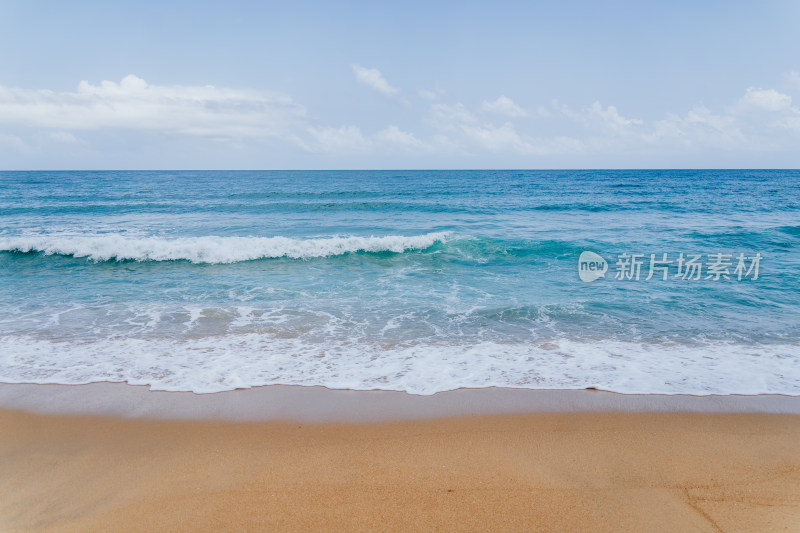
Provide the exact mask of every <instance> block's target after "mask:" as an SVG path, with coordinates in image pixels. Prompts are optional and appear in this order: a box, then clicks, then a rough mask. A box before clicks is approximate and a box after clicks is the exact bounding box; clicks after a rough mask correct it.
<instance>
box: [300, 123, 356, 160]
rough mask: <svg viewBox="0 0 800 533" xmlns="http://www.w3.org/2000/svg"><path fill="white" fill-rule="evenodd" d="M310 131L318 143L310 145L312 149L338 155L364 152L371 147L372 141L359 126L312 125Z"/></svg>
mask: <svg viewBox="0 0 800 533" xmlns="http://www.w3.org/2000/svg"><path fill="white" fill-rule="evenodd" d="M308 133H310V134H311V136H312V137H313V138H314V140H315V141H316V143H315V144H314V145H312V146H311V147H310V149H311V150H312V151H321V152H327V153H331V154H336V155H348V154H353V153H363V152H365V151H367V150H368V149H369V147H370V144H371V143H370V141H369V140H367V139H366V138H364V136H363V135H362V134H361V129H359V127H358V126H340V127H338V128H331V127H310V128H308Z"/></svg>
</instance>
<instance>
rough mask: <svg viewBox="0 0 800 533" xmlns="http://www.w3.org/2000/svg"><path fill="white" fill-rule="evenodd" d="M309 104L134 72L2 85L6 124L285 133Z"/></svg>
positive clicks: (1, 113) (0, 104)
mask: <svg viewBox="0 0 800 533" xmlns="http://www.w3.org/2000/svg"><path fill="white" fill-rule="evenodd" d="M304 115H305V109H304V108H303V107H302V106H300V105H298V104H296V103H294V102H293V101H292V100H291V98H288V97H286V96H282V95H278V94H274V93H268V92H261V91H247V90H241V89H226V88H217V87H213V86H211V85H206V86H160V85H150V84H148V83H147V82H145V80H143V79H141V78H139V77H137V76H134V75H129V76H126V77H125V78H123V79H122V81H121V82H120V83H114V82H112V81H103V82H102V83H101V84H99V85H92V84H91V83H89V82H87V81H82V82H80V84H79V85H78V89H77V91H76V92H65V93H56V92H53V91H47V90H39V91H36V90H25V89H12V88H7V87H0V126H8V125H17V126H24V127H30V128H40V129H55V130H59V131H62V132H69V131H76V130H101V129H109V128H110V129H115V128H116V129H129V130H143V131H150V132H154V131H157V132H171V133H179V134H186V135H202V136H212V137H253V136H255V137H264V136H274V135H281V134H284V133H285V131H286V130H287V128H289V127H292V126H297V125H298V124H299V123H301V122H303V121H304Z"/></svg>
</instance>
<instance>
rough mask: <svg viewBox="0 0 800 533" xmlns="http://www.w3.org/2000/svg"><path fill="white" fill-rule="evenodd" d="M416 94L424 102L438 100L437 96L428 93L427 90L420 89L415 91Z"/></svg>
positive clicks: (430, 92) (431, 92) (433, 93)
mask: <svg viewBox="0 0 800 533" xmlns="http://www.w3.org/2000/svg"><path fill="white" fill-rule="evenodd" d="M417 94H419V96H420V97H421V98H424V99H425V100H436V99H437V98H439V95H438V94H436V93H435V92H433V91H429V90H427V89H420V90H419V91H417Z"/></svg>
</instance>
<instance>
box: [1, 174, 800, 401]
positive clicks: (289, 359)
mask: <svg viewBox="0 0 800 533" xmlns="http://www.w3.org/2000/svg"><path fill="white" fill-rule="evenodd" d="M587 250H588V251H592V252H595V253H597V254H599V255H600V256H601V257H602V258H604V259H605V260H606V261H607V264H608V271H607V272H606V275H605V277H604V278H600V279H597V280H596V281H593V282H591V283H587V282H584V281H582V280H581V278H580V277H579V270H578V258H579V256H580V254H581V252H583V251H587ZM625 254H628V255H636V256H638V259H639V260H641V262H642V264H641V267H640V268H641V271H640V273H639V279H636V276H635V275H633V274H632V273H631V272H630V271H627V270H624V273H625V274H626V275H625V276H621V275H620V271H619V268H620V267H618V265H617V262H618V261H619V260H620V258H623V259H624V258H625V257H626V255H625ZM664 254H667V255H666V257H665V256H664ZM681 254H683V255H682V256H681ZM717 254H723V255H721V256H718V255H717ZM740 256H741V262H742V265H743V266H744V267H745V269H744V270H738V271H737V266H740V265H739V262H740V260H739V257H740ZM679 257H683V260H688V259H690V258H692V257H694V258H695V260H694V263H696V264H699V265H701V267H700V268H701V269H702V271H701V272H700V273H699V279H686V278H687V276H684V275H681V274H682V273H686V269H685V268H683V267H679V265H678V260H679ZM756 257H758V258H759V260H758V261H756V259H755V258H756ZM651 258H652V259H654V261H661V260H664V259H666V261H667V263H655V264H654V266H659V265H660V266H665V268H666V274H667V278H668V279H667V280H664V279H663V274H664V269H655V270H654V272H653V276H652V277H651V278H650V279H646V278H647V277H648V275H649V274H650V261H651ZM715 259H716V261H715ZM715 262H716V263H717V265H716V266H715V267H714V266H712V263H715ZM754 262H757V263H758V265H757V266H758V270H757V274H756V269H755V266H756V265H754V264H753V263H754ZM623 267H624V264H623ZM679 269H680V270H679ZM715 271H716V272H718V273H719V275H716V274H714V272H715ZM693 274H696V272H694V273H693ZM617 277H623V278H625V279H616V278H617ZM692 277H695V276H694V275H693V276H692ZM726 277H727V279H726ZM628 278H631V279H628ZM0 295H2V301H0V381H3V382H36V383H86V382H90V381H100V380H108V381H127V382H130V383H135V384H147V385H150V386H152V387H153V388H155V389H167V390H194V391H196V392H213V391H219V390H226V389H232V388H236V387H248V386H256V385H264V384H271V383H281V384H303V385H325V386H329V387H336V388H355V389H372V388H378V389H393V390H406V391H409V392H413V393H422V394H428V393H433V392H436V391H439V390H447V389H453V388H458V387H481V386H492V385H497V386H512V387H527V388H584V387H597V388H602V389H607V390H614V391H619V392H660V393H692V394H709V393H746V394H750V393H765V392H772V393H785V394H800V171H784V170H757V171H730V170H720V171H711V170H703V171H693V170H680V171H675V170H658V171H651V170H635V171H314V172H310V171H283V172H280V171H253V172H244V171H237V172H221V171H209V172H191V171H182V172H163V171H148V172H0Z"/></svg>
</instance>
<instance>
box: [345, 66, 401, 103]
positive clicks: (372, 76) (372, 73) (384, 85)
mask: <svg viewBox="0 0 800 533" xmlns="http://www.w3.org/2000/svg"><path fill="white" fill-rule="evenodd" d="M351 66H352V68H353V72H354V73H355V75H356V80H358V81H359V82H360V83H363V84H364V85H366V86H368V87H372V88H373V89H375V90H376V91H378V92H379V93H381V94H383V95H385V96H393V95H396V94H398V93H399V92H400V89H397V88H395V87H392V86H391V85H389V82H388V81H386V78H384V77H383V74H381V71H380V70H378V69H376V68H365V67H362V66H360V65H351Z"/></svg>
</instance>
